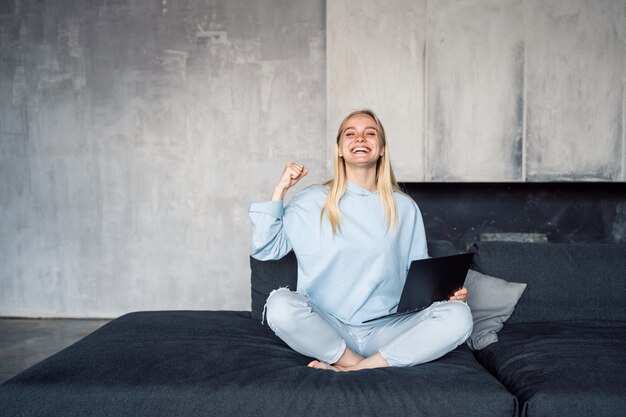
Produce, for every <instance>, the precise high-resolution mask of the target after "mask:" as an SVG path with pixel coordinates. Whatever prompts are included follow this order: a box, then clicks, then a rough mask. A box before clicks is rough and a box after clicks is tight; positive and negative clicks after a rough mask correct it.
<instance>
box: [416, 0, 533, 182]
mask: <svg viewBox="0 0 626 417" xmlns="http://www.w3.org/2000/svg"><path fill="white" fill-rule="evenodd" d="M522 12H523V8H522V4H521V3H520V2H518V1H514V0H504V1H502V0H471V1H467V0H433V1H429V3H428V48H427V51H428V61H427V65H428V84H427V94H428V99H427V102H428V123H427V129H428V134H427V142H426V149H427V151H426V152H427V153H426V160H427V173H426V179H427V180H430V181H520V180H522V171H523V162H524V160H523V154H522V146H523V139H522V135H523V122H524V39H523V19H522V16H523V15H522Z"/></svg>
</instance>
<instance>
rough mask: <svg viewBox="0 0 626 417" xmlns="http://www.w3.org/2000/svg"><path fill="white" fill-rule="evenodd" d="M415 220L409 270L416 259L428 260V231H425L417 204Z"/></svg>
mask: <svg viewBox="0 0 626 417" xmlns="http://www.w3.org/2000/svg"><path fill="white" fill-rule="evenodd" d="M414 216H415V217H414V219H413V234H412V236H411V247H410V249H409V262H408V264H407V269H408V268H409V266H410V265H411V262H412V261H414V260H416V259H424V258H428V245H427V242H426V231H425V230H424V220H423V219H422V212H421V211H420V209H419V207H418V206H417V204H415V213H414Z"/></svg>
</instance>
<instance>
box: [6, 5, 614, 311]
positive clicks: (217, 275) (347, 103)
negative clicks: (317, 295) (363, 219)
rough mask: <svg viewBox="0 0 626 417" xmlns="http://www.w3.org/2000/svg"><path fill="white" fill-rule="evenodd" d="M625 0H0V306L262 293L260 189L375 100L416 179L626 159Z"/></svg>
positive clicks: (203, 299)
mask: <svg viewBox="0 0 626 417" xmlns="http://www.w3.org/2000/svg"><path fill="white" fill-rule="evenodd" d="M625 9H626V0H596V1H583V0H549V1H539V0H523V1H514V0H391V1H389V2H385V3H384V5H383V4H382V3H381V2H379V1H375V0H333V1H332V2H328V4H327V5H325V4H324V2H323V1H322V0H316V1H311V0H255V1H251V0H177V1H173V0H158V1H151V2H146V1H142V0H115V1H112V0H89V1H78V0H75V1H70V0H56V1H51V0H45V1H36V0H13V1H3V2H0V179H1V181H0V315H10V316H70V317H71V316H79V317H112V316H117V315H119V314H122V313H125V312H127V311H131V310H144V309H169V308H172V309H185V308H189V309H196V308H197V309H246V308H248V306H249V281H248V280H249V269H248V263H247V260H248V240H249V233H250V225H249V220H248V216H247V208H248V204H249V203H250V202H251V201H261V200H265V199H267V198H268V197H269V195H270V194H271V190H272V188H273V186H274V184H275V182H276V180H277V179H278V176H279V174H280V172H281V169H282V165H283V163H284V162H285V161H287V160H296V161H299V162H302V163H304V164H306V165H307V166H309V167H310V169H311V171H310V174H309V176H308V177H307V178H306V179H305V180H303V181H302V182H301V183H300V184H298V186H297V187H296V190H294V191H292V192H290V195H293V193H295V192H297V190H298V189H300V188H302V187H305V186H306V185H308V184H311V183H314V182H320V181H322V180H324V179H326V178H327V175H329V174H330V172H331V170H330V169H331V167H330V166H329V165H327V161H328V159H327V156H328V153H329V150H330V149H332V146H333V144H332V138H333V137H334V135H335V130H336V128H337V125H338V123H339V121H340V120H341V118H342V117H343V116H344V115H345V114H346V113H347V112H349V111H350V110H352V109H354V108H359V107H363V106H370V107H373V108H374V109H375V110H376V111H377V112H378V113H379V114H380V116H381V118H382V120H383V122H384V123H385V125H386V128H387V130H388V134H389V138H390V144H391V154H392V158H393V161H394V167H395V169H396V173H397V174H398V177H399V179H400V180H402V181H543V180H559V179H563V180H574V181H586V180H606V181H617V180H621V181H623V180H626V169H625V166H626V146H625V145H624V117H625V115H624V102H625V97H624V81H625V80H626V68H625V64H624V60H625V58H626V53H625V42H624V27H625V26H626V17H625V13H624V10H625ZM288 198H289V197H288Z"/></svg>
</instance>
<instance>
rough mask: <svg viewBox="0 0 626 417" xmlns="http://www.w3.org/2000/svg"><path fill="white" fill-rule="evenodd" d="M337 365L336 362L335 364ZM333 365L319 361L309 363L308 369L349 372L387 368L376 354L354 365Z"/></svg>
mask: <svg viewBox="0 0 626 417" xmlns="http://www.w3.org/2000/svg"><path fill="white" fill-rule="evenodd" d="M337 363H338V362H337ZM337 363H334V364H332V365H330V364H328V363H325V362H320V361H312V362H310V363H309V367H310V368H316V369H326V370H328V371H335V372H349V371H359V370H361V369H372V368H386V367H387V366H389V364H388V363H387V361H386V360H385V359H384V358H383V357H382V356H381V354H380V353H378V352H376V353H375V354H373V355H372V356H370V357H368V358H365V359H363V360H361V361H359V362H357V363H356V364H354V365H348V366H344V365H338V364H337Z"/></svg>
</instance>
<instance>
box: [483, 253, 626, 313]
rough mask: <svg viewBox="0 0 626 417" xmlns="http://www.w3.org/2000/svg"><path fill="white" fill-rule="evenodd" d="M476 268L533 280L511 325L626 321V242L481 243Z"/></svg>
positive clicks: (516, 279)
mask: <svg viewBox="0 0 626 417" xmlns="http://www.w3.org/2000/svg"><path fill="white" fill-rule="evenodd" d="M472 251H473V252H475V254H474V259H473V261H472V266H471V269H474V270H476V271H478V272H482V273H483V274H487V275H491V276H494V277H497V278H502V279H504V280H506V281H513V282H524V283H527V284H528V286H527V287H526V291H524V294H523V295H522V297H521V299H520V300H519V302H518V303H517V305H516V307H515V311H514V313H513V315H512V316H511V317H510V318H509V320H508V321H507V323H520V322H522V323H523V322H542V321H543V322H545V321H555V320H626V304H625V302H626V245H624V244H599V243H588V244H587V243H585V244H578V243H576V244H568V243H518V242H478V243H476V244H475V245H474V246H473V247H472Z"/></svg>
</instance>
